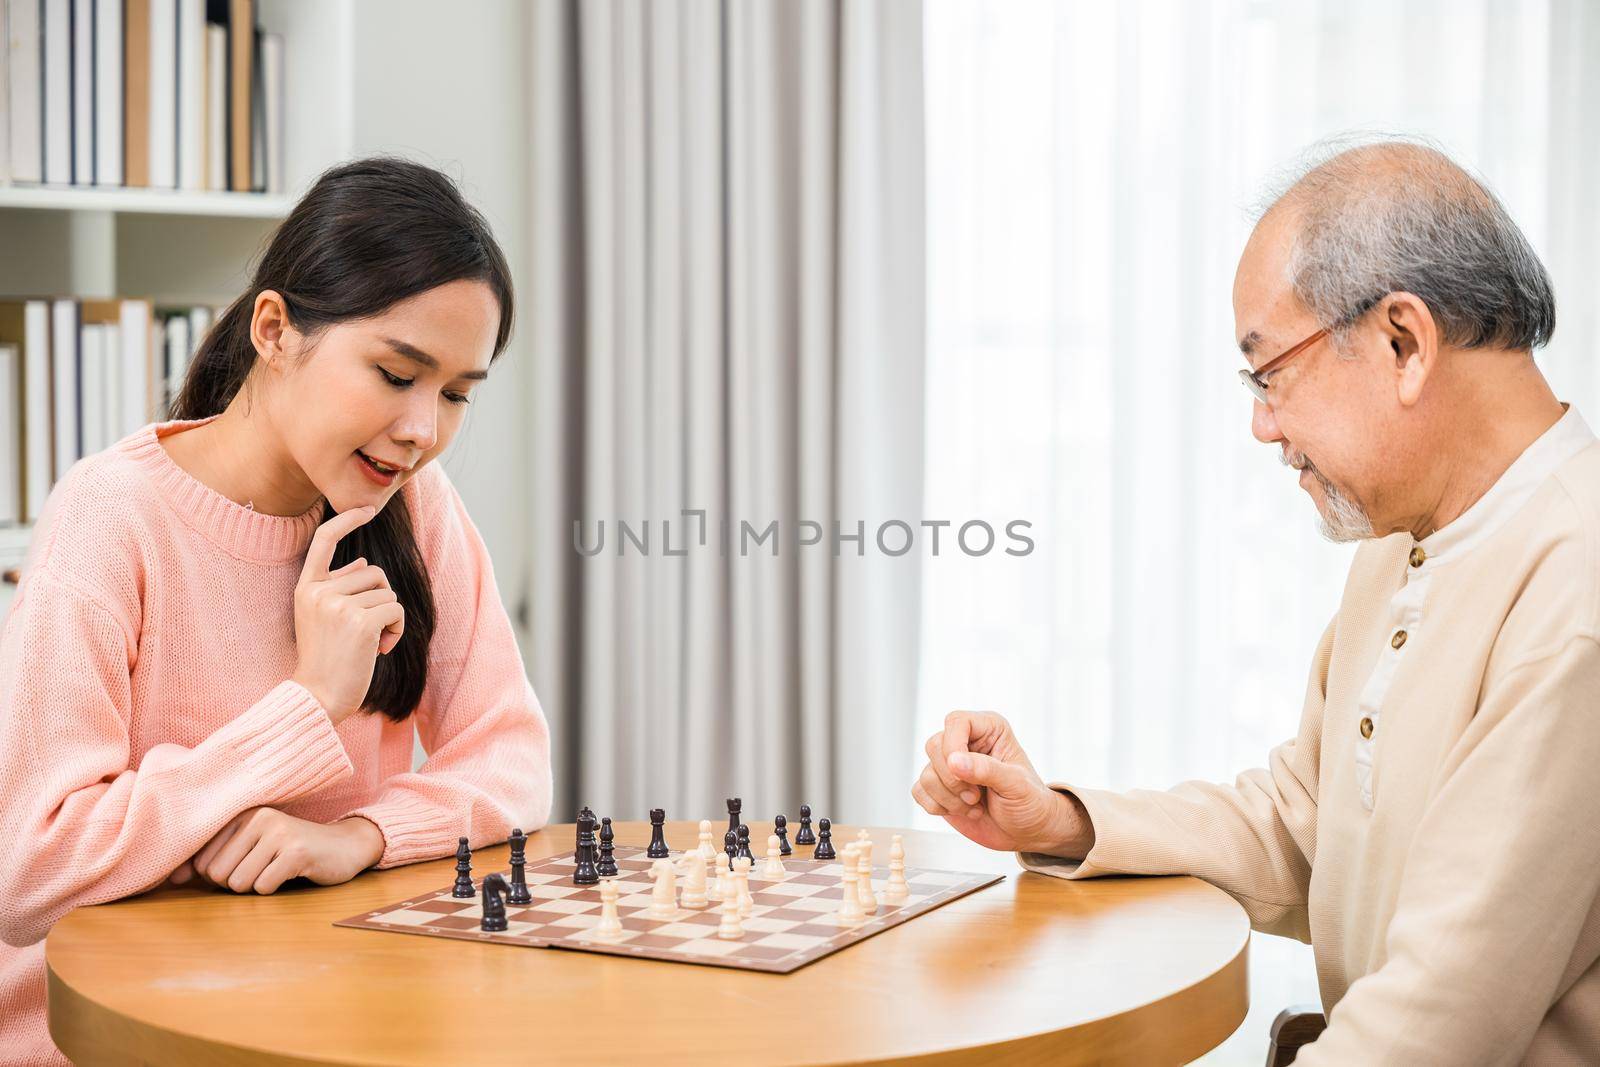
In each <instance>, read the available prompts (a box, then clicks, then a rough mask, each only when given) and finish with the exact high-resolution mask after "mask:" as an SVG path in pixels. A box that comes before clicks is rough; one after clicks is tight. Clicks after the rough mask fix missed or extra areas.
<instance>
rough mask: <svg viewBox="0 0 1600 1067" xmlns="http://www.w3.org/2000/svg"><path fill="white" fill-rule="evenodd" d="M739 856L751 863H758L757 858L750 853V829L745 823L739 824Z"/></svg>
mask: <svg viewBox="0 0 1600 1067" xmlns="http://www.w3.org/2000/svg"><path fill="white" fill-rule="evenodd" d="M739 855H740V856H743V857H744V858H745V859H747V860H749V861H750V862H751V863H754V862H755V861H756V858H755V856H754V855H753V854H752V853H751V851H750V827H748V826H746V825H745V824H744V823H740V824H739ZM735 858H737V857H735Z"/></svg>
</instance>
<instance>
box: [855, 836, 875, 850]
mask: <svg viewBox="0 0 1600 1067" xmlns="http://www.w3.org/2000/svg"><path fill="white" fill-rule="evenodd" d="M855 843H856V844H858V845H860V846H861V851H863V852H866V853H868V854H869V855H870V854H871V852H872V835H871V834H869V833H867V832H866V831H865V830H857V831H856V840H855Z"/></svg>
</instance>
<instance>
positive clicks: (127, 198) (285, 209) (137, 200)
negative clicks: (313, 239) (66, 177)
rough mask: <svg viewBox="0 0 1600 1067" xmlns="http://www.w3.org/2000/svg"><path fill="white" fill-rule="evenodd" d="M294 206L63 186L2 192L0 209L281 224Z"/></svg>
mask: <svg viewBox="0 0 1600 1067" xmlns="http://www.w3.org/2000/svg"><path fill="white" fill-rule="evenodd" d="M291 207H293V201H291V200H290V199H289V198H288V197H286V196H267V195H266V194H264V193H197V192H179V191H176V190H171V189H95V188H84V187H76V186H59V185H10V186H3V187H0V209H4V208H22V209H26V210H39V211H108V212H113V213H131V214H146V215H199V216H206V217H210V218H236V219H281V218H283V217H284V216H286V215H287V214H288V213H289V209H290V208H291Z"/></svg>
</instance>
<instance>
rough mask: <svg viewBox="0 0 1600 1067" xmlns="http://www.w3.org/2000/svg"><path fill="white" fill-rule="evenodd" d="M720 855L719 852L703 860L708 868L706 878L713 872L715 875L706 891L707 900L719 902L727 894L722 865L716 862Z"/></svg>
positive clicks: (726, 883) (726, 882)
mask: <svg viewBox="0 0 1600 1067" xmlns="http://www.w3.org/2000/svg"><path fill="white" fill-rule="evenodd" d="M721 855H722V853H720V852H713V853H712V854H711V855H709V856H707V857H706V858H705V862H706V865H707V867H708V868H709V871H708V872H707V877H708V878H709V877H710V876H711V874H712V873H713V872H714V873H715V875H716V877H715V878H713V879H711V886H710V888H709V889H707V890H706V899H707V900H712V901H716V900H721V899H722V898H723V897H724V896H725V895H726V894H727V890H728V879H727V878H726V877H725V876H724V874H723V869H722V866H723V865H722V864H721V863H718V862H717V860H718V858H719V857H720V856H721Z"/></svg>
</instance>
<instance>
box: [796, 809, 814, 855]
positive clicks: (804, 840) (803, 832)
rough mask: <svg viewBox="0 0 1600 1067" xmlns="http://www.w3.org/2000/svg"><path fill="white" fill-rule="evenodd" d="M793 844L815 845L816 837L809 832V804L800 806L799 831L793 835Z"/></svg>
mask: <svg viewBox="0 0 1600 1067" xmlns="http://www.w3.org/2000/svg"><path fill="white" fill-rule="evenodd" d="M794 843H795V844H797V845H814V844H816V843H817V835H816V834H814V833H812V832H811V805H810V804H802V805H800V829H799V831H798V832H796V833H795V835H794Z"/></svg>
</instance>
